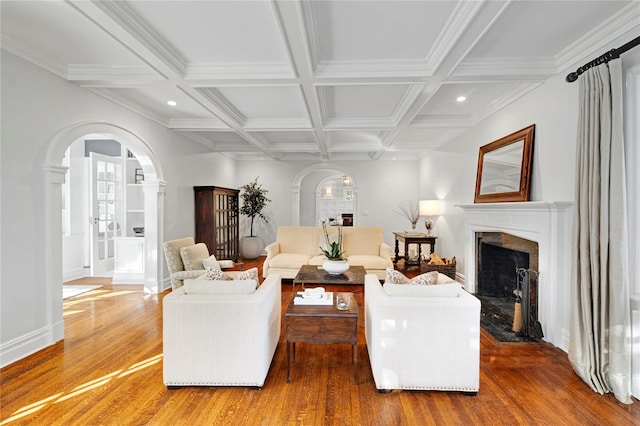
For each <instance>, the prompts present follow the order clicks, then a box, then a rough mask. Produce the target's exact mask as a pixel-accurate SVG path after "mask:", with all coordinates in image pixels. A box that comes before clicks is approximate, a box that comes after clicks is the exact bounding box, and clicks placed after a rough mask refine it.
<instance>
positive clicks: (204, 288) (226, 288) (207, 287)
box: [184, 280, 258, 295]
mask: <svg viewBox="0 0 640 426" xmlns="http://www.w3.org/2000/svg"><path fill="white" fill-rule="evenodd" d="M257 287H258V282H257V281H255V280H184V293H185V294H216V295H245V294H253V293H254V292H255V291H256V288H257Z"/></svg>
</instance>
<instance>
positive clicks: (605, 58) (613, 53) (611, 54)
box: [566, 37, 640, 83]
mask: <svg viewBox="0 0 640 426" xmlns="http://www.w3.org/2000/svg"><path fill="white" fill-rule="evenodd" d="M639 44H640V37H636V38H634V39H633V40H631V41H630V42H628V43H626V44H623V45H622V46H620V47H618V48H617V49H611V50H610V51H608V52H607V53H605V54H604V55H600V56H598V57H597V58H596V59H594V60H593V61H591V62H588V63H586V64H584V65H583V66H581V67H580V68H578V69H577V70H576V72H572V73H569V74H567V78H566V80H567V82H568V83H573V82H574V81H576V80H577V79H578V77H579V76H580V74H582V73H583V72H585V71H586V70H588V69H589V68H592V67H595V66H596V65H600V64H606V63H607V62H609V61H610V60H612V59H618V58H619V57H620V55H621V54H623V53H624V52H626V51H627V50H630V49H632V48H634V47H636V46H637V45H639Z"/></svg>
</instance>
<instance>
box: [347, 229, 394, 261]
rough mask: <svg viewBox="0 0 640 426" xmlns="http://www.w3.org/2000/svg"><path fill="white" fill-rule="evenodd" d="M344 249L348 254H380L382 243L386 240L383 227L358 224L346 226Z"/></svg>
mask: <svg viewBox="0 0 640 426" xmlns="http://www.w3.org/2000/svg"><path fill="white" fill-rule="evenodd" d="M343 242H344V251H345V252H346V254H347V256H351V255H354V254H365V255H371V256H378V255H380V244H382V243H383V242H384V237H383V234H382V228H379V227H375V226H356V227H345V228H344V237H343Z"/></svg>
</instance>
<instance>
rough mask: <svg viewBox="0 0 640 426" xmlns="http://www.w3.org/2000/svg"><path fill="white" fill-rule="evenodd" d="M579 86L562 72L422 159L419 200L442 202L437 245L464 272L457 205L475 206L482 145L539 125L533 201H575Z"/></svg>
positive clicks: (534, 157) (536, 134)
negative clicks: (568, 80)
mask: <svg viewBox="0 0 640 426" xmlns="http://www.w3.org/2000/svg"><path fill="white" fill-rule="evenodd" d="M577 102H578V86H577V85H576V84H568V83H566V82H565V81H564V77H563V76H561V75H559V76H556V77H554V78H552V79H551V80H549V81H548V82H547V83H545V84H543V85H542V86H540V87H538V88H537V89H535V90H534V91H532V92H531V93H529V94H527V95H526V96H524V97H523V98H521V99H520V100H518V101H516V102H514V103H513V104H511V105H510V106H509V107H507V108H506V109H504V110H502V111H499V112H498V113H496V114H494V115H493V116H491V117H489V118H488V119H486V120H484V121H482V122H481V123H479V124H478V125H476V126H474V127H472V128H470V129H469V130H468V131H467V132H465V133H464V134H462V135H460V136H459V137H457V138H456V139H455V140H454V141H452V142H451V143H449V144H447V145H446V146H445V147H444V148H442V149H440V150H437V151H436V152H434V153H433V154H431V155H429V156H427V157H425V158H424V159H422V160H421V161H420V168H419V169H420V170H419V175H420V178H419V179H418V180H419V182H420V189H419V191H420V195H421V197H420V198H431V197H434V196H435V197H436V198H440V199H441V200H443V201H444V202H443V211H442V212H441V216H440V217H438V219H437V221H436V225H435V226H436V233H437V235H438V236H439V237H440V238H439V240H438V244H439V245H440V247H441V251H442V254H441V255H444V256H446V257H450V256H456V258H457V260H458V270H459V271H464V263H465V261H466V259H464V258H463V252H464V244H465V242H464V238H463V233H462V230H463V228H464V221H463V216H462V209H460V208H458V207H456V206H455V205H456V204H473V199H474V192H475V184H476V170H477V163H478V150H479V148H480V147H481V146H483V145H486V144H488V143H490V142H493V141H494V140H496V139H499V138H501V137H503V136H506V135H508V134H510V133H513V132H515V131H517V130H520V129H522V128H524V127H526V126H529V125H530V124H535V125H536V128H535V139H534V148H533V169H532V182H531V197H530V199H531V201H572V200H573V199H574V194H573V192H574V174H575V148H576V140H575V139H576V129H577V117H578V112H577Z"/></svg>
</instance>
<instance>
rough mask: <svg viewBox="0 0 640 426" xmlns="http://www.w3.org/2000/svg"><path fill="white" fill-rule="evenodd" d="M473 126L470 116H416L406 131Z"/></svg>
mask: <svg viewBox="0 0 640 426" xmlns="http://www.w3.org/2000/svg"><path fill="white" fill-rule="evenodd" d="M473 124H474V121H473V119H472V117H471V116H470V115H456V116H451V115H417V116H416V117H415V118H414V119H413V121H412V122H411V124H410V125H409V126H408V127H407V129H430V128H455V127H463V128H467V127H471V126H472V125H473Z"/></svg>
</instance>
